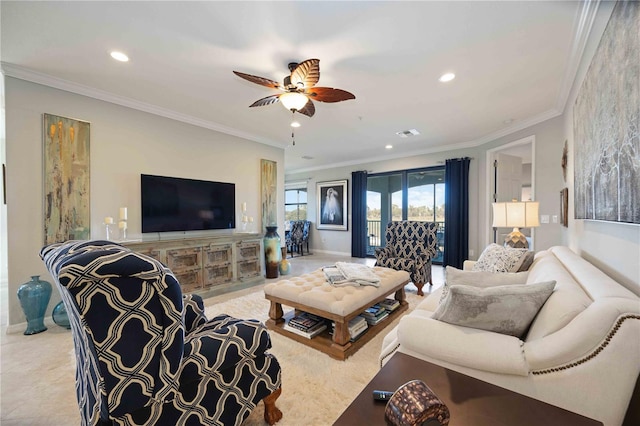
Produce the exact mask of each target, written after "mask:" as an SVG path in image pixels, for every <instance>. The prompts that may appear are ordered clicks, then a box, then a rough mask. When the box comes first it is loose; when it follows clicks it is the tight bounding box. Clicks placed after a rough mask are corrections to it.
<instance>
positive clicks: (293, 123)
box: [291, 120, 300, 127]
mask: <svg viewBox="0 0 640 426" xmlns="http://www.w3.org/2000/svg"><path fill="white" fill-rule="evenodd" d="M291 127H300V123H299V122H298V121H295V120H294V121H292V122H291Z"/></svg>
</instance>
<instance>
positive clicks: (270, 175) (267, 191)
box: [260, 160, 278, 232]
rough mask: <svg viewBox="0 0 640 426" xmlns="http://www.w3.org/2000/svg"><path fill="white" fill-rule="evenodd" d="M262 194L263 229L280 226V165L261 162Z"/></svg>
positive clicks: (265, 161)
mask: <svg viewBox="0 0 640 426" xmlns="http://www.w3.org/2000/svg"><path fill="white" fill-rule="evenodd" d="M260 186H261V188H260V192H261V198H262V228H263V232H264V230H265V229H266V227H267V226H278V207H277V204H276V202H277V195H278V192H277V189H278V163H276V162H275V161H271V160H260Z"/></svg>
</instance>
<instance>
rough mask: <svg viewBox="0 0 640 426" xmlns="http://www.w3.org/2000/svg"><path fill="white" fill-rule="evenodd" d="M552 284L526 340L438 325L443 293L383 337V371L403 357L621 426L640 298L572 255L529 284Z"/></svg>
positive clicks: (540, 262) (639, 357)
mask: <svg viewBox="0 0 640 426" xmlns="http://www.w3.org/2000/svg"><path fill="white" fill-rule="evenodd" d="M470 264H471V263H468V264H465V269H468V266H470ZM550 280H555V281H556V286H555V289H554V291H553V293H552V294H551V296H550V297H549V299H547V301H546V303H545V304H544V306H543V307H542V308H541V309H540V311H539V312H538V315H537V316H536V317H535V319H534V321H533V322H532V324H531V327H530V328H529V331H528V333H527V334H526V337H525V338H524V340H521V339H519V338H517V337H513V336H508V335H505V334H498V333H495V332H490V331H484V330H479V329H474V328H468V327H462V326H457V325H452V324H448V323H445V322H441V321H437V320H434V319H432V318H431V316H432V314H433V313H434V311H435V310H436V309H437V307H438V303H439V299H440V294H441V292H442V288H440V289H438V290H436V291H434V292H433V293H432V294H431V295H429V296H428V297H427V298H425V300H424V301H423V302H421V303H420V305H418V307H417V308H416V309H415V310H413V311H412V312H411V313H409V314H407V315H405V316H404V317H403V318H402V319H401V320H400V323H399V324H398V326H397V327H395V328H394V329H393V330H392V331H390V332H389V334H387V335H386V336H385V338H384V342H383V344H382V351H381V354H380V363H381V365H384V363H385V362H386V361H388V360H389V358H390V357H391V355H392V354H393V353H395V352H396V351H399V352H403V353H405V354H408V355H411V356H414V357H417V358H420V359H423V360H425V361H428V362H431V363H433V364H438V365H441V366H444V367H446V368H449V369H451V370H455V371H459V372H461V373H464V374H467V375H469V376H472V377H476V378H478V379H481V380H484V381H486V382H489V383H493V384H496V385H498V386H501V387H504V388H507V389H510V390H512V391H515V392H518V393H521V394H524V395H528V396H530V397H532V398H535V399H539V400H542V401H545V402H547V403H550V404H553V405H556V406H559V407H562V408H564V409H567V410H570V411H573V412H576V413H579V414H582V415H584V416H587V417H591V418H593V419H596V420H599V421H601V422H603V423H604V425H605V426H619V425H621V424H622V422H623V419H624V416H625V413H626V410H627V406H628V404H629V400H630V398H631V395H632V393H633V390H634V386H635V383H636V380H637V378H638V373H639V372H640V298H638V296H636V295H635V294H633V293H632V292H631V291H629V290H628V289H626V288H625V287H623V286H622V285H620V284H619V283H617V282H616V281H614V280H612V279H611V278H609V277H608V276H606V275H605V274H604V273H603V272H601V271H600V270H598V269H597V268H596V267H595V266H593V265H592V264H590V263H589V262H587V261H586V260H584V259H583V258H581V257H580V256H578V255H576V254H575V253H574V252H573V251H571V250H570V249H569V248H567V247H560V246H558V247H552V248H551V249H549V250H546V251H542V252H539V253H537V254H536V256H535V261H534V262H533V264H532V266H531V268H530V269H529V273H528V276H527V284H531V283H538V282H543V281H550Z"/></svg>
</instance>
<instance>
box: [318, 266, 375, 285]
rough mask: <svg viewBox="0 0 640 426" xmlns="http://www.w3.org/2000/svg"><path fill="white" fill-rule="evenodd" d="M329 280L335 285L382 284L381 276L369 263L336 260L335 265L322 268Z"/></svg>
mask: <svg viewBox="0 0 640 426" xmlns="http://www.w3.org/2000/svg"><path fill="white" fill-rule="evenodd" d="M322 270H323V271H324V274H325V276H326V277H327V281H329V283H331V285H333V286H343V285H371V286H374V287H378V286H380V278H379V277H378V276H377V275H376V274H375V273H374V272H373V271H372V270H371V268H369V267H368V266H367V265H361V264H358V263H348V262H336V265H335V267H331V266H328V267H324V268H322Z"/></svg>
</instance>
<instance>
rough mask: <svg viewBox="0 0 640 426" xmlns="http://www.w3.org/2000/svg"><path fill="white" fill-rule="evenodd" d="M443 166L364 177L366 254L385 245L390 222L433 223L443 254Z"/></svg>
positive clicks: (437, 258) (439, 256)
mask: <svg viewBox="0 0 640 426" xmlns="http://www.w3.org/2000/svg"><path fill="white" fill-rule="evenodd" d="M444 191H445V182H444V167H428V168H422V169H414V170H402V171H396V172H387V173H379V174H374V175H369V177H368V178H367V255H369V256H373V254H374V252H375V249H376V248H377V247H381V246H384V243H385V241H384V232H385V228H386V224H387V223H388V222H389V221H392V220H415V221H424V222H435V223H436V224H437V225H438V231H437V238H438V253H437V254H436V256H435V257H434V258H433V263H441V262H442V255H443V252H444V210H445V204H444Z"/></svg>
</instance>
